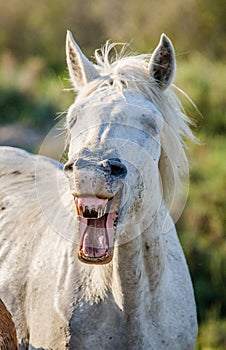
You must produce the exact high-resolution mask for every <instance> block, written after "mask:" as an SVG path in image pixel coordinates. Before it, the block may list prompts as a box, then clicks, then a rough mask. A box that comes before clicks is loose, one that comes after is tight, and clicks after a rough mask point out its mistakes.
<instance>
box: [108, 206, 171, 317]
mask: <svg viewBox="0 0 226 350" xmlns="http://www.w3.org/2000/svg"><path fill="white" fill-rule="evenodd" d="M163 212H165V214H166V209H165V208H164V205H163V206H162V209H161V210H159V214H158V215H157V216H156V218H155V220H154V222H153V223H152V224H151V225H150V226H149V227H148V228H146V229H145V230H142V225H141V226H140V232H139V233H138V232H136V238H135V239H133V240H132V241H131V242H128V243H126V244H124V245H119V246H118V247H116V251H115V258H114V262H113V279H112V291H113V295H114V298H115V300H116V302H117V304H118V305H119V307H120V308H122V309H124V310H125V311H126V310H132V309H133V308H134V310H139V309H140V308H143V307H145V305H146V304H147V305H150V304H151V302H152V301H151V300H150V299H152V298H156V295H158V294H159V293H158V286H159V285H160V282H161V280H162V277H163V272H164V266H165V257H166V249H165V241H164V235H163V234H162V226H163V224H162V217H165V216H164V214H163ZM132 229H133V228H131V230H132ZM136 230H137V227H136Z"/></svg>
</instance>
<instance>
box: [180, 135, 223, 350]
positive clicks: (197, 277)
mask: <svg viewBox="0 0 226 350" xmlns="http://www.w3.org/2000/svg"><path fill="white" fill-rule="evenodd" d="M202 141H203V144H202V145H199V146H196V147H195V148H194V150H193V152H192V157H191V158H192V159H191V164H192V169H191V182H190V191H189V198H188V202H187V205H186V208H185V211H184V213H183V215H182V217H181V219H180V221H179V222H178V231H179V232H180V233H181V234H180V238H181V240H182V244H183V247H184V249H185V252H186V255H187V258H188V261H189V266H190V270H191V274H192V277H193V283H194V288H195V294H196V300H197V306H198V316H199V321H200V325H201V328H200V332H201V333H200V340H199V341H200V344H202V346H203V347H201V348H200V349H212V347H211V346H213V345H215V346H222V348H221V347H219V349H223V348H224V347H223V345H225V344H226V336H225V334H224V336H223V329H224V330H225V325H226V323H225V322H226V321H225V322H223V321H222V324H221V322H220V319H225V320H226V298H225V286H226V240H225V231H226V197H225V193H226V164H225V162H224V158H225V154H226V140H225V138H224V137H223V136H219V137H217V138H214V139H209V138H207V136H203V137H202ZM206 327H208V328H209V329H210V333H209V335H208V337H207V336H206V335H204V334H205V333H206ZM204 329H205V330H204ZM204 345H205V346H207V347H204ZM217 349H218V347H217Z"/></svg>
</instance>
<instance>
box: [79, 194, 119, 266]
mask: <svg viewBox="0 0 226 350" xmlns="http://www.w3.org/2000/svg"><path fill="white" fill-rule="evenodd" d="M75 203H76V209H77V215H78V222H79V225H78V226H79V248H78V258H79V260H80V261H81V262H83V263H85V264H98V265H101V264H107V263H109V262H110V261H111V260H112V258H113V253H114V241H115V233H116V227H117V219H118V210H119V201H118V200H117V199H115V198H114V197H112V198H110V199H108V198H98V197H90V196H84V197H81V196H79V197H75Z"/></svg>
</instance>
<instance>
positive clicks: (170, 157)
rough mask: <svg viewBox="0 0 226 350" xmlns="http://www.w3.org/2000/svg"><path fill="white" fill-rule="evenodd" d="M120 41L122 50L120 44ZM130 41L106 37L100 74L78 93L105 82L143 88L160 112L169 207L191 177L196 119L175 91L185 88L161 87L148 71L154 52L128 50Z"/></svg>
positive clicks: (98, 63)
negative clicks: (191, 144) (188, 152)
mask: <svg viewBox="0 0 226 350" xmlns="http://www.w3.org/2000/svg"><path fill="white" fill-rule="evenodd" d="M119 45H121V46H122V48H121V50H118V49H117V47H118V46H119ZM127 48H128V45H127V44H117V43H111V42H109V41H107V43H106V44H105V46H103V48H102V49H100V50H96V51H95V57H94V58H95V61H96V64H95V68H96V69H97V71H98V72H99V74H100V78H99V79H96V80H94V81H93V82H91V83H89V84H88V85H87V86H86V87H84V88H83V89H82V90H81V91H80V92H79V94H78V96H77V98H78V99H79V98H80V97H81V98H83V97H84V96H87V95H89V94H91V93H92V92H94V91H96V90H97V89H100V90H101V89H106V84H107V85H109V87H111V88H115V89H117V90H119V91H121V92H123V90H124V89H128V90H130V91H131V90H132V91H137V92H139V91H140V92H141V93H142V94H143V95H144V96H145V97H146V98H147V99H148V100H149V101H150V102H152V103H153V104H154V105H155V106H156V107H157V109H158V110H159V111H160V112H161V114H162V116H163V119H164V126H163V131H162V135H161V147H162V152H161V157H160V162H159V170H160V174H161V179H162V188H163V195H164V199H165V201H166V203H167V205H168V207H169V208H170V207H171V205H172V202H173V201H174V199H175V196H176V195H177V192H178V191H179V189H180V187H181V182H182V179H184V178H187V177H188V161H187V156H186V153H185V149H186V142H185V141H192V142H196V138H195V136H194V134H193V132H192V129H191V126H192V125H193V122H192V121H191V120H190V119H189V118H188V117H187V115H186V114H185V111H184V108H183V106H182V104H181V102H180V100H179V98H178V97H177V95H176V93H175V92H174V91H173V90H175V91H179V92H182V94H183V95H185V96H186V97H187V98H188V100H189V101H191V100H190V99H189V97H188V96H187V95H186V94H185V93H184V92H183V91H182V90H181V89H179V88H177V86H176V85H174V84H172V85H171V86H170V87H169V88H167V89H166V90H162V89H160V88H159V87H158V85H157V84H156V81H155V80H154V79H153V78H152V77H151V75H150V74H149V62H150V59H151V54H141V55H133V54H132V53H131V52H127V51H128V50H127Z"/></svg>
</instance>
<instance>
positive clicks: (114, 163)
mask: <svg viewBox="0 0 226 350" xmlns="http://www.w3.org/2000/svg"><path fill="white" fill-rule="evenodd" d="M107 163H108V166H109V173H110V175H111V176H113V177H117V178H121V179H123V178H125V177H126V175H127V168H126V166H125V165H124V164H123V163H122V162H121V161H120V159H118V158H114V159H108V161H107Z"/></svg>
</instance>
